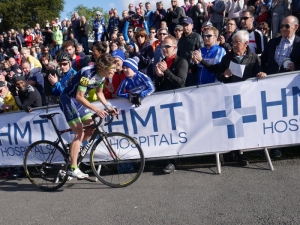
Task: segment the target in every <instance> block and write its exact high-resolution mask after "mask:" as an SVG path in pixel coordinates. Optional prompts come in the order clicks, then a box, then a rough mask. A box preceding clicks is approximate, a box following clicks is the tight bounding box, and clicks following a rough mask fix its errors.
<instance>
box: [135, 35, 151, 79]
mask: <svg viewBox="0 0 300 225" xmlns="http://www.w3.org/2000/svg"><path fill="white" fill-rule="evenodd" d="M135 39H136V40H137V46H138V49H139V50H138V51H137V52H136V54H135V55H136V56H137V57H138V58H139V62H138V70H139V71H140V72H142V73H144V74H153V71H152V65H151V64H152V60H153V57H154V55H153V49H152V46H151V45H150V42H149V37H148V35H147V33H146V31H145V30H140V31H138V32H136V34H135Z"/></svg>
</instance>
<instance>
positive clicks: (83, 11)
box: [67, 4, 109, 34]
mask: <svg viewBox="0 0 300 225" xmlns="http://www.w3.org/2000/svg"><path fill="white" fill-rule="evenodd" d="M97 11H99V12H102V15H103V18H104V20H105V24H107V23H108V20H109V15H108V13H104V11H103V8H101V7H92V8H88V7H86V6H84V5H82V4H80V5H78V6H76V7H75V8H74V10H73V11H72V12H69V13H68V14H67V15H68V18H72V16H73V12H78V14H79V16H81V15H82V16H85V18H86V21H87V22H88V23H89V30H90V31H89V34H92V32H93V31H92V29H93V22H94V20H95V16H96V12H97Z"/></svg>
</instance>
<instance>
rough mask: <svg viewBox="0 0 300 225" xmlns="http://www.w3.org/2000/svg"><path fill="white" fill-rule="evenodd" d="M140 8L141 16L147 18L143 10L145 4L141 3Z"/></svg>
mask: <svg viewBox="0 0 300 225" xmlns="http://www.w3.org/2000/svg"><path fill="white" fill-rule="evenodd" d="M139 7H140V11H141V15H142V16H145V10H144V9H143V3H142V2H140V3H139Z"/></svg>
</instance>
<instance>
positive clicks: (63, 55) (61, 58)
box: [56, 52, 72, 62]
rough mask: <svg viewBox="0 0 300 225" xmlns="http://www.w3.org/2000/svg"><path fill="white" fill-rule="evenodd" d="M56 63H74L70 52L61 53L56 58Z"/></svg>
mask: <svg viewBox="0 0 300 225" xmlns="http://www.w3.org/2000/svg"><path fill="white" fill-rule="evenodd" d="M56 61H57V62H62V61H72V56H71V55H70V54H69V53H68V52H60V53H59V54H58V55H57V56H56Z"/></svg>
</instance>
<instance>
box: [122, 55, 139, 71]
mask: <svg viewBox="0 0 300 225" xmlns="http://www.w3.org/2000/svg"><path fill="white" fill-rule="evenodd" d="M139 61H140V60H139V58H138V57H136V56H135V57H133V58H128V59H126V60H124V62H123V66H126V67H128V68H130V69H132V70H133V71H134V72H137V71H138V62H139Z"/></svg>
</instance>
